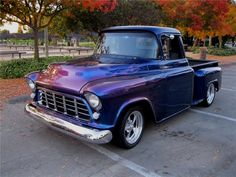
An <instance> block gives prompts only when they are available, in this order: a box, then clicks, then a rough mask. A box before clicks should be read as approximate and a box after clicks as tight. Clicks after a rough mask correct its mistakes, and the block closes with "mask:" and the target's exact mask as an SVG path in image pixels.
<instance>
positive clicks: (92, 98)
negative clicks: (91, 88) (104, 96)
mask: <svg viewBox="0 0 236 177" xmlns="http://www.w3.org/2000/svg"><path fill="white" fill-rule="evenodd" d="M84 96H85V98H86V99H87V101H88V103H89V105H90V106H91V107H92V108H93V109H95V110H96V111H98V110H100V109H101V108H102V104H101V101H100V99H99V98H98V97H97V96H96V95H94V94H93V93H86V94H85V95H84Z"/></svg>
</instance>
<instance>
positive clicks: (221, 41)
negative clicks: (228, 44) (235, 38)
mask: <svg viewBox="0 0 236 177" xmlns="http://www.w3.org/2000/svg"><path fill="white" fill-rule="evenodd" d="M218 38H219V48H220V49H221V48H222V43H223V40H222V36H221V35H220V36H219V37H218Z"/></svg>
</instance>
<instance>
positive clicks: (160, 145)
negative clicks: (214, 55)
mask: <svg viewBox="0 0 236 177" xmlns="http://www.w3.org/2000/svg"><path fill="white" fill-rule="evenodd" d="M222 69H223V83H222V89H221V90H220V92H218V93H217V95H216V99H215V102H214V103H213V105H212V106H211V107H209V108H203V107H200V106H195V107H192V108H191V109H189V110H188V111H185V112H183V113H181V114H179V115H177V116H175V117H173V118H171V119H169V120H167V121H165V122H163V123H161V124H158V125H153V124H152V123H148V124H147V125H146V128H145V132H144V135H143V138H142V140H141V142H140V143H139V144H138V145H137V146H136V147H135V148H133V149H130V150H124V149H121V148H118V147H116V146H114V145H113V144H106V145H93V144H87V143H84V142H81V141H78V140H76V139H74V138H71V137H68V136H66V135H63V134H61V133H58V132H56V131H54V130H51V129H49V128H47V127H46V126H45V125H42V124H40V123H38V122H36V121H34V120H32V119H30V117H29V116H27V115H26V114H25V113H24V105H25V102H26V100H27V99H28V96H21V97H17V98H13V99H12V100H10V101H9V102H8V103H7V104H6V106H5V107H4V110H3V111H2V112H1V118H0V121H1V176H2V177H15V176H17V177H42V176H43V177H45V176H56V177H74V176H81V177H84V176H92V177H95V176H96V177H97V176H98V177H104V176H107V177H111V176H112V177H113V176H114V177H126V176H130V177H132V176H157V177H234V176H235V175H236V64H232V65H227V66H223V67H222Z"/></svg>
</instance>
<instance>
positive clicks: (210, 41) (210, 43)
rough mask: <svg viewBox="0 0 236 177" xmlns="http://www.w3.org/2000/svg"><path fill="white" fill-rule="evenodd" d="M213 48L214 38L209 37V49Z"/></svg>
mask: <svg viewBox="0 0 236 177" xmlns="http://www.w3.org/2000/svg"><path fill="white" fill-rule="evenodd" d="M211 46H212V37H211V36H209V47H211Z"/></svg>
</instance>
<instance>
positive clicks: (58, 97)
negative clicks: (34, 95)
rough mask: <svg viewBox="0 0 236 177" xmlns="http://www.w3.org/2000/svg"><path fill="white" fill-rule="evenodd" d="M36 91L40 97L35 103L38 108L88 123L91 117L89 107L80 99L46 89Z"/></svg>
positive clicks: (39, 88)
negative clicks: (44, 108) (37, 104)
mask: <svg viewBox="0 0 236 177" xmlns="http://www.w3.org/2000/svg"><path fill="white" fill-rule="evenodd" d="M37 89H38V92H40V93H41V95H42V96H41V98H40V99H39V100H38V101H37V102H38V103H39V106H41V107H46V108H48V109H51V110H54V111H55V112H59V113H61V114H65V115H68V116H71V117H73V118H75V119H81V120H85V121H90V119H91V117H92V116H91V112H90V110H89V106H88V104H86V103H85V101H83V99H82V98H80V97H75V96H72V95H68V94H64V93H61V92H56V91H53V90H49V89H46V88H41V87H38V88H37Z"/></svg>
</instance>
